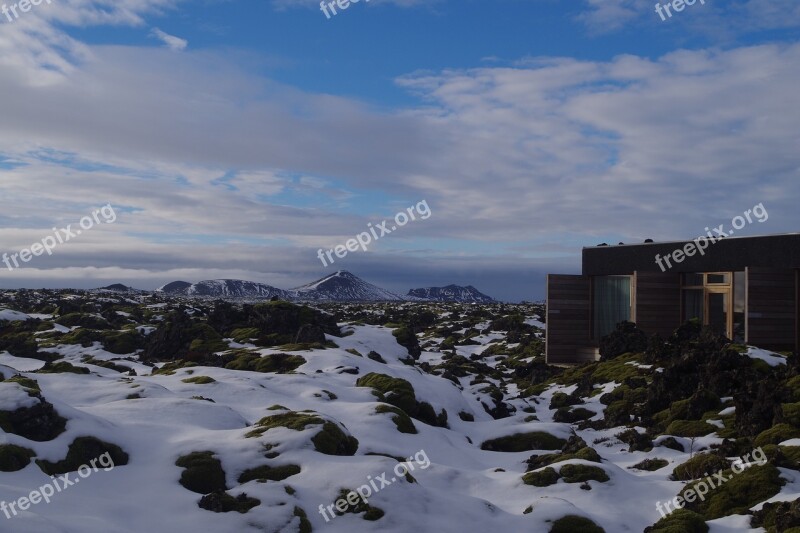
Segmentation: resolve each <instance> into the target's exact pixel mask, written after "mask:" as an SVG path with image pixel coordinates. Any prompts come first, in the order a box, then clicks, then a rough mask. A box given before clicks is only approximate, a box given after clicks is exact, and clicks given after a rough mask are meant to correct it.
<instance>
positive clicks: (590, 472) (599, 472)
mask: <svg viewBox="0 0 800 533" xmlns="http://www.w3.org/2000/svg"><path fill="white" fill-rule="evenodd" d="M559 473H560V474H561V477H562V478H564V481H565V482H567V483H583V482H584V481H599V482H601V483H605V482H606V481H608V480H609V479H610V478H609V477H608V474H606V471H605V470H603V469H602V468H600V467H599V466H589V465H584V464H568V465H564V466H562V467H561V470H560V471H559Z"/></svg>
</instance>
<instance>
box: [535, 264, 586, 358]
mask: <svg viewBox="0 0 800 533" xmlns="http://www.w3.org/2000/svg"><path fill="white" fill-rule="evenodd" d="M546 322H547V337H546V339H547V340H546V344H545V353H546V357H547V362H548V363H551V364H553V363H580V362H583V361H594V353H593V352H592V351H591V350H590V347H591V344H592V342H591V339H590V335H591V325H592V324H591V284H590V281H589V278H588V277H587V276H566V275H556V274H550V275H548V276H547V311H546Z"/></svg>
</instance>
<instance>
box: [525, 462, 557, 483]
mask: <svg viewBox="0 0 800 533" xmlns="http://www.w3.org/2000/svg"><path fill="white" fill-rule="evenodd" d="M560 477H561V476H559V475H558V472H556V471H555V469H554V468H552V467H549V466H548V467H547V468H545V469H544V470H538V471H536V472H528V473H527V474H525V475H524V476H522V482H523V483H525V484H526V485H533V486H534V487H549V486H550V485H555V484H556V483H557V482H558V480H559V478H560Z"/></svg>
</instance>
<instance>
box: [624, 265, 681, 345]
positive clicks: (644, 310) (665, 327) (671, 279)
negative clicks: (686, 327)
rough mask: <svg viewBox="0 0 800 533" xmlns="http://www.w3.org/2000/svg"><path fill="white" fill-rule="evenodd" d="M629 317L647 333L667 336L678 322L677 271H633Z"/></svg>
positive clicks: (679, 291)
mask: <svg viewBox="0 0 800 533" xmlns="http://www.w3.org/2000/svg"><path fill="white" fill-rule="evenodd" d="M633 279H634V292H633V294H634V304H633V310H632V311H633V314H632V321H633V322H636V324H637V325H638V326H639V327H640V328H642V329H643V330H644V331H646V332H647V333H650V334H653V333H658V334H659V335H661V336H662V337H668V336H669V335H671V334H672V332H673V331H675V328H677V327H678V326H680V325H681V278H680V274H673V273H666V274H661V273H653V272H636V274H635V276H634V278H633Z"/></svg>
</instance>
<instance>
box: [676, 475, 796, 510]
mask: <svg viewBox="0 0 800 533" xmlns="http://www.w3.org/2000/svg"><path fill="white" fill-rule="evenodd" d="M722 475H723V476H725V478H727V479H728V481H727V482H725V483H724V484H721V485H719V486H717V488H716V489H714V490H711V491H709V492H708V494H706V497H705V501H703V500H700V499H698V498H693V499H694V501H693V502H691V503H690V502H688V501H687V502H686V508H687V509H689V510H691V511H695V512H697V513H699V514H701V515H702V516H703V517H704V518H705V519H706V520H714V519H716V518H721V517H723V516H728V515H732V514H746V513H747V511H748V509H750V508H751V507H753V506H754V505H756V504H758V503H760V502H763V501H764V500H767V499H769V498H771V497H772V496H774V495H776V494H777V493H778V492H780V490H781V487H782V486H783V485H784V483H785V481H784V480H782V479H781V478H780V471H779V470H778V469H777V468H776V467H774V466H773V465H771V464H765V465H763V466H751V467H749V468H747V469H745V470H744V471H743V472H741V473H738V474H736V473H734V472H733V471H732V470H726V471H725V472H723V473H722ZM703 483H705V484H706V488H707V486H708V484H707V483H706V481H705V480H700V481H696V482H694V483H692V484H690V485H687V486H686V487H685V488H684V489H683V490H682V491H681V493H680V496H681V497H683V498H685V496H686V492H687V491H688V490H694V491H695V492H696V490H697V487H698V486H699V485H700V484H703Z"/></svg>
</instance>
